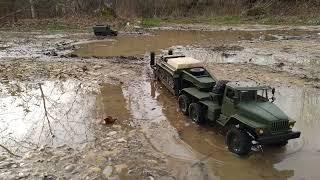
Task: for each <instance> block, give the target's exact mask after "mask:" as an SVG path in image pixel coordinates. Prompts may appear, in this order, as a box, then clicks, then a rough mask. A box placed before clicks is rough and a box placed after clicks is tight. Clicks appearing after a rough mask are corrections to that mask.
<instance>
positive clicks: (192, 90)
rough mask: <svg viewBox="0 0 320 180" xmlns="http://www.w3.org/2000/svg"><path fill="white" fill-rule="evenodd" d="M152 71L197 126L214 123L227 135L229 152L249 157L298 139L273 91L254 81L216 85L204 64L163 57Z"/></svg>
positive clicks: (152, 55)
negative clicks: (258, 147) (265, 147)
mask: <svg viewBox="0 0 320 180" xmlns="http://www.w3.org/2000/svg"><path fill="white" fill-rule="evenodd" d="M150 64H151V67H152V68H153V70H154V74H155V77H156V79H157V80H159V81H161V82H162V83H163V84H164V85H165V86H166V87H167V88H168V90H169V91H170V92H171V93H172V94H174V95H175V96H177V97H178V104H179V109H180V110H181V112H182V113H183V114H185V115H188V116H189V117H190V119H191V120H192V121H194V122H196V123H202V122H205V121H207V122H213V123H215V124H219V125H221V126H222V127H224V129H225V130H226V131H227V133H226V144H227V146H228V149H229V150H230V151H231V152H233V153H235V154H238V155H246V154H248V153H249V152H250V151H251V148H252V146H253V145H268V144H273V145H278V146H284V145H286V144H287V143H288V140H290V139H294V138H299V137H300V132H294V131H293V130H292V128H293V126H294V124H295V121H293V120H291V119H290V118H289V117H288V116H287V115H286V114H285V113H284V112H283V111H282V110H281V109H280V108H278V107H277V106H276V105H275V104H274V103H273V102H274V101H275V97H274V94H275V89H272V88H271V87H269V86H266V85H262V84H259V83H257V82H254V81H243V82H228V81H217V79H216V78H215V77H214V76H212V75H210V73H209V72H208V71H207V70H206V69H205V68H204V67H203V66H202V64H201V62H200V61H198V60H196V59H193V58H189V57H185V56H173V55H169V56H163V57H161V58H160V59H159V60H158V61H157V62H155V54H154V53H151V62H150Z"/></svg>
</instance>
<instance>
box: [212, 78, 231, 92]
mask: <svg viewBox="0 0 320 180" xmlns="http://www.w3.org/2000/svg"><path fill="white" fill-rule="evenodd" d="M228 82H229V81H228V80H221V81H218V82H217V83H216V85H215V86H214V87H213V89H212V92H213V93H216V94H223V93H224V90H225V88H226V85H227V83H228Z"/></svg>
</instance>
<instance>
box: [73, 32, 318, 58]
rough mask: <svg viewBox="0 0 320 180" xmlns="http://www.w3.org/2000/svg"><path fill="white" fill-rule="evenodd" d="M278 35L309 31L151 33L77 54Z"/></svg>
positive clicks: (134, 52) (95, 44) (85, 47)
mask: <svg viewBox="0 0 320 180" xmlns="http://www.w3.org/2000/svg"><path fill="white" fill-rule="evenodd" d="M275 34H287V35H290V36H306V35H309V34H314V32H306V31H178V30H171V31H168V30H160V31H152V32H150V34H149V35H121V36H118V37H115V38H110V39H106V40H98V41H92V42H84V43H82V45H81V48H80V49H79V50H77V51H76V52H75V53H76V54H78V55H79V56H103V57H105V56H139V55H144V54H145V53H146V52H150V51H157V52H159V51H160V50H162V49H167V48H170V47H172V46H187V45H203V46H212V45H223V44H230V43H237V42H238V41H242V40H257V39H261V38H262V39H263V40H267V41H271V40H277V39H278V37H277V36H274V35H275Z"/></svg>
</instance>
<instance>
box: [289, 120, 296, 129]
mask: <svg viewBox="0 0 320 180" xmlns="http://www.w3.org/2000/svg"><path fill="white" fill-rule="evenodd" d="M295 123H296V122H295V121H291V122H289V128H290V129H292V128H293V126H294V124H295Z"/></svg>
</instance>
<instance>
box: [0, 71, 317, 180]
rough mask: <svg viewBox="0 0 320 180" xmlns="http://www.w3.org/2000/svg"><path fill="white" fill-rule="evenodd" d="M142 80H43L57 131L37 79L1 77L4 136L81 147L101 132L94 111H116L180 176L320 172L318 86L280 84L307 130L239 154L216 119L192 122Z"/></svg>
mask: <svg viewBox="0 0 320 180" xmlns="http://www.w3.org/2000/svg"><path fill="white" fill-rule="evenodd" d="M140 80H141V81H133V82H128V83H125V84H123V85H109V84H105V85H103V86H101V87H96V86H91V85H86V84H82V83H81V82H77V81H66V82H50V81H48V82H45V83H43V84H42V85H41V88H42V89H43V94H44V99H45V101H46V110H47V113H48V118H49V120H50V123H51V128H52V132H53V134H54V135H55V137H54V138H52V137H51V135H50V130H49V129H48V124H47V121H46V115H45V109H44V103H43V102H44V100H43V98H42V93H41V90H40V87H39V84H37V83H14V82H12V83H7V84H1V94H0V97H1V104H0V105H1V109H2V112H1V114H0V123H1V126H0V128H1V129H0V132H1V134H0V135H1V143H4V144H6V145H10V146H8V147H10V148H12V149H13V150H17V149H18V148H22V149H28V148H34V147H35V146H37V145H38V146H41V145H43V144H47V145H53V146H58V145H62V144H66V143H67V144H70V145H73V146H74V147H77V146H81V145H82V144H84V143H85V142H88V141H92V140H94V139H95V138H96V137H95V132H94V131H95V128H94V124H96V123H93V122H94V120H95V119H100V120H101V119H103V118H105V117H107V116H112V117H114V118H117V119H118V121H121V122H123V123H122V124H128V125H130V126H133V127H135V128H138V129H141V130H142V131H143V132H144V134H145V136H146V137H147V138H148V140H149V142H150V143H151V144H152V146H153V147H154V149H155V150H156V151H158V152H161V153H162V154H164V155H166V156H167V157H168V162H167V163H168V166H169V167H171V168H172V169H173V172H174V173H175V174H176V177H177V178H178V179H215V178H220V179H234V178H235V177H237V178H238V179H290V178H291V179H319V178H320V174H319V173H318V168H317V165H318V164H319V162H320V156H319V155H320V141H319V139H317V138H316V137H318V134H319V133H318V130H319V128H320V123H319V118H318V117H320V114H319V112H320V109H319V107H320V93H319V91H317V90H316V89H304V88H296V87H279V88H277V95H276V96H277V102H276V103H277V105H279V106H280V107H281V108H282V109H283V110H284V111H285V112H286V113H288V114H289V115H290V117H292V118H293V119H295V120H297V124H296V129H297V130H300V131H302V137H301V138H300V139H296V140H292V141H290V142H289V144H288V146H287V147H285V148H281V149H276V148H270V147H269V148H264V151H263V152H254V153H253V154H252V155H251V156H250V157H247V158H239V157H237V156H235V155H233V154H231V153H230V152H229V151H228V150H227V148H226V146H225V143H224V137H223V136H222V135H220V134H219V128H218V127H215V126H209V125H204V126H198V125H196V124H194V123H191V122H190V120H189V119H188V118H187V117H185V116H183V115H182V114H181V113H180V112H179V111H178V109H177V104H176V99H175V97H173V96H172V95H171V94H170V93H169V92H168V91H167V90H166V89H165V88H164V87H162V86H161V85H159V84H158V83H156V82H153V81H151V80H148V78H147V77H141V79H140ZM98 124H99V123H98ZM14 148H17V149H14Z"/></svg>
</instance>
